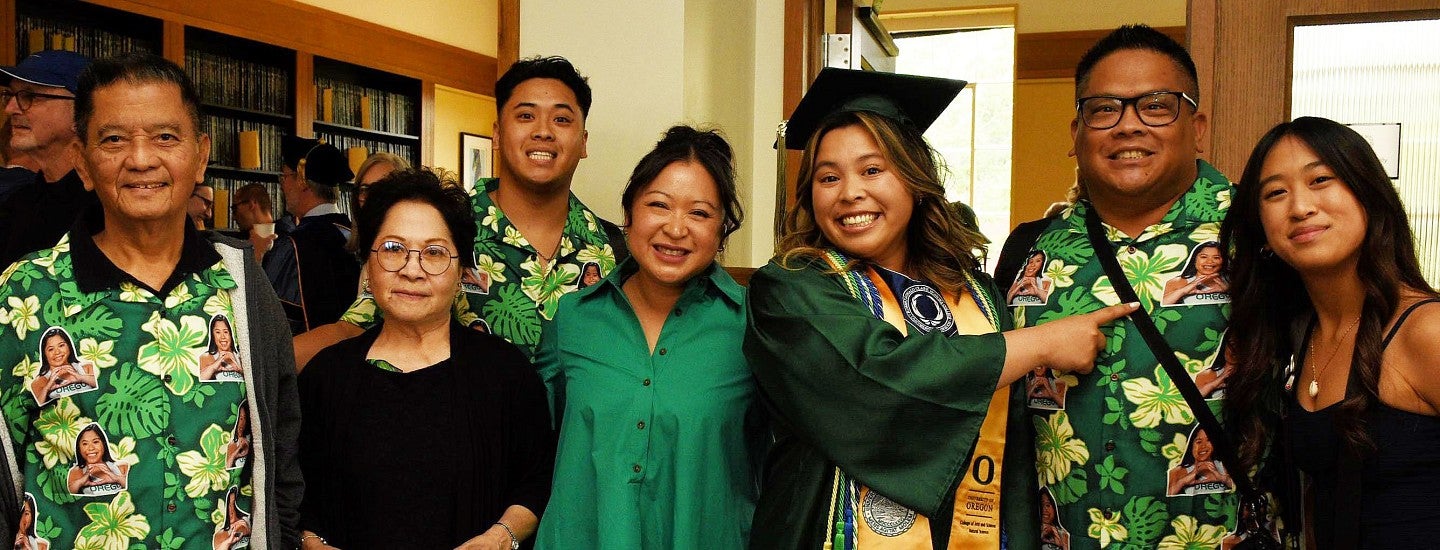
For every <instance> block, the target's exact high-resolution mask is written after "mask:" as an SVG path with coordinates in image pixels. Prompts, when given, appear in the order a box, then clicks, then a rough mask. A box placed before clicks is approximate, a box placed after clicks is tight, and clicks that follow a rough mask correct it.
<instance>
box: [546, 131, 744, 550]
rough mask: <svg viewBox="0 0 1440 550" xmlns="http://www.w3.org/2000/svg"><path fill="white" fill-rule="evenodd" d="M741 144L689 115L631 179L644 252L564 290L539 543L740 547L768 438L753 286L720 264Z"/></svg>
mask: <svg viewBox="0 0 1440 550" xmlns="http://www.w3.org/2000/svg"><path fill="white" fill-rule="evenodd" d="M732 159H733V156H732V154H731V150H730V146H729V145H728V144H726V143H725V140H724V139H723V138H722V137H721V136H720V135H719V134H718V133H716V132H713V131H700V130H695V129H693V128H690V127H687V126H676V127H674V128H671V129H670V130H669V131H667V132H666V133H665V137H664V138H663V139H661V140H660V142H659V143H658V144H656V146H655V149H654V150H652V151H651V152H650V153H649V154H647V155H645V157H644V158H643V159H641V160H640V163H639V165H638V166H636V167H635V171H634V173H633V174H632V175H631V177H630V181H629V184H628V185H627V186H626V187H625V192H624V194H623V197H622V199H621V200H622V203H621V204H622V205H623V206H624V208H625V220H626V221H625V227H626V244H627V245H628V246H629V249H630V251H631V254H632V257H631V259H630V260H627V261H626V262H625V263H622V264H621V265H620V266H618V268H616V269H615V270H614V271H613V272H611V274H610V276H609V277H607V278H604V279H601V280H600V281H599V282H598V283H595V284H593V285H590V286H586V287H585V288H584V289H582V290H579V291H576V292H574V293H571V294H568V295H566V296H565V297H564V298H562V299H561V302H560V307H559V309H558V312H557V313H556V315H555V318H554V320H552V321H551V322H550V323H549V324H547V325H546V326H545V328H544V332H543V334H542V335H541V339H540V349H539V352H538V353H537V355H536V358H535V363H536V365H537V366H538V367H539V368H540V373H541V376H542V377H543V378H544V379H545V382H546V384H547V385H548V386H549V389H550V395H551V398H552V402H553V407H554V414H555V417H556V419H557V422H558V424H559V426H560V446H559V453H558V456H557V458H556V463H555V484H554V488H553V490H552V493H551V496H550V504H549V506H548V507H547V508H546V510H545V514H544V517H543V520H542V521H541V523H540V534H539V535H538V537H539V538H538V539H537V543H536V544H537V547H539V548H557V549H569V548H589V549H603V548H616V549H620V548H624V549H637V548H653V549H679V550H683V549H692V548H693V549H700V548H738V547H741V546H743V545H744V544H745V541H746V540H747V537H748V535H749V531H750V521H751V514H752V512H753V511H754V505H755V498H756V496H757V494H758V492H759V489H758V485H757V481H756V470H757V460H758V457H759V455H760V452H761V451H762V450H763V444H762V443H760V442H759V441H757V438H758V436H760V435H761V434H762V433H763V430H762V426H761V425H760V423H759V422H758V419H759V417H758V416H757V413H758V410H757V405H756V403H755V387H754V384H753V382H752V381H751V378H750V370H749V367H748V366H747V365H746V364H745V360H744V357H743V356H742V355H741V354H740V339H741V335H742V334H743V331H744V328H745V319H744V298H743V294H742V290H741V288H740V286H739V285H738V284H736V283H735V281H734V279H731V278H730V276H729V275H728V274H727V273H726V272H725V270H724V269H723V268H721V267H720V265H719V264H717V263H716V262H715V255H716V253H717V252H719V250H720V249H721V247H722V246H723V245H724V242H725V238H726V236H727V235H729V234H730V233H731V232H733V231H735V230H736V229H737V228H739V227H740V220H741V218H742V216H743V212H742V211H741V208H740V204H739V201H738V199H737V198H736V191H735V175H734V174H735V169H734V164H733V160H732Z"/></svg>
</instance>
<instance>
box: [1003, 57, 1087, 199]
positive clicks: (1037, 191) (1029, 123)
mask: <svg viewBox="0 0 1440 550" xmlns="http://www.w3.org/2000/svg"><path fill="white" fill-rule="evenodd" d="M1074 97H1075V79H1073V78H1046V79H1034V80H1020V81H1017V82H1016V83H1015V134H1014V140H1015V142H1014V149H1013V152H1012V154H1013V155H1014V162H1013V163H1012V168H1011V188H1010V189H1011V191H1010V226H1011V227H1014V226H1015V225H1016V224H1019V223H1020V222H1025V221H1029V220H1034V219H1038V218H1040V217H1041V215H1043V214H1044V213H1045V209H1046V208H1048V207H1049V206H1050V203H1053V202H1056V201H1062V200H1065V191H1066V190H1067V189H1069V188H1070V184H1072V183H1074V182H1075V159H1073V158H1070V156H1069V151H1070V145H1071V139H1070V120H1071V119H1073V118H1075V113H1074V108H1073V107H1072V105H1073V104H1074V101H1075V100H1074ZM1022 106H1023V107H1022Z"/></svg>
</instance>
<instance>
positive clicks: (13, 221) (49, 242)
mask: <svg viewBox="0 0 1440 550" xmlns="http://www.w3.org/2000/svg"><path fill="white" fill-rule="evenodd" d="M98 204H100V201H99V199H96V198H95V193H93V192H90V191H86V190H85V182H83V181H80V175H79V174H78V173H76V172H75V171H74V170H71V171H70V173H68V174H65V177H62V178H60V180H59V181H56V182H54V183H48V184H47V183H46V182H45V175H44V174H36V175H35V184H34V185H26V186H22V187H20V188H19V189H16V190H15V192H14V193H11V194H10V196H9V197H6V199H5V202H4V203H3V204H0V269H3V267H4V266H9V265H10V264H12V263H15V261H16V260H19V259H20V258H22V257H24V256H25V255H26V254H29V253H31V252H35V251H37V250H45V249H47V248H51V247H53V246H55V243H57V242H60V237H62V236H64V235H65V232H66V231H69V230H70V226H71V225H72V224H74V223H75V218H78V217H80V214H81V213H82V212H84V211H85V210H86V209H87V208H90V207H92V206H94V205H98Z"/></svg>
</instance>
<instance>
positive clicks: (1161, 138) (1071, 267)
mask: <svg viewBox="0 0 1440 550" xmlns="http://www.w3.org/2000/svg"><path fill="white" fill-rule="evenodd" d="M1075 98H1076V100H1075V118H1074V120H1073V121H1072V122H1071V123H1070V130H1071V134H1072V137H1073V139H1074V142H1073V148H1072V149H1071V153H1070V154H1071V156H1073V157H1075V160H1076V164H1077V167H1078V170H1077V179H1078V181H1079V186H1080V190H1081V191H1082V193H1081V196H1082V197H1083V198H1080V199H1079V200H1077V201H1075V202H1074V203H1073V204H1071V205H1070V206H1069V207H1068V208H1066V209H1065V210H1064V211H1063V212H1062V213H1060V214H1059V215H1057V216H1055V217H1051V218H1046V219H1045V220H1043V221H1041V222H1039V223H1040V224H1042V225H1041V227H1043V229H1042V230H1041V231H1040V232H1039V233H1038V238H1036V237H1034V236H1031V237H1029V238H1030V239H1034V240H1033V241H1031V242H1022V243H1018V245H1015V244H1012V243H1006V246H1005V250H1007V251H1010V250H1014V252H1015V253H1016V254H1021V255H1022V256H1020V259H1021V261H1023V258H1025V257H1028V256H1029V255H1030V254H1033V253H1035V252H1037V251H1038V252H1042V253H1044V254H1045V256H1046V258H1047V261H1046V264H1045V266H1044V267H1043V269H1042V273H1043V274H1045V275H1046V276H1048V277H1050V279H1051V280H1052V281H1054V288H1053V289H1052V290H1051V291H1050V299H1049V300H1048V301H1047V302H1046V303H1042V304H1018V303H1017V304H1013V305H1012V306H1011V311H1012V312H1013V314H1014V316H1015V324H1016V325H1017V326H1036V325H1043V324H1045V323H1050V322H1054V321H1056V320H1060V319H1064V318H1067V317H1070V316H1073V315H1077V314H1083V313H1086V312H1090V311H1094V310H1097V309H1100V308H1102V307H1105V306H1106V305H1111V304H1116V303H1120V302H1124V301H1128V300H1126V299H1124V298H1122V297H1120V296H1122V295H1123V294H1124V293H1123V292H1120V291H1119V290H1117V289H1118V288H1119V287H1120V286H1121V285H1120V284H1117V283H1116V281H1117V280H1118V279H1119V276H1120V275H1123V277H1124V279H1125V281H1124V282H1128V286H1130V287H1133V289H1134V291H1135V294H1136V295H1137V296H1138V298H1139V300H1140V302H1141V304H1142V306H1143V310H1142V311H1140V312H1137V313H1136V314H1134V315H1132V316H1131V319H1135V318H1137V317H1136V315H1141V314H1144V313H1146V312H1148V315H1149V316H1150V317H1152V318H1153V319H1154V322H1155V324H1156V325H1157V327H1158V328H1159V332H1160V333H1161V334H1162V336H1163V340H1164V342H1165V343H1166V344H1168V346H1167V347H1169V348H1172V349H1171V350H1163V351H1159V352H1157V351H1154V350H1152V348H1151V347H1150V346H1149V345H1148V344H1147V340H1146V339H1144V338H1142V337H1141V330H1140V329H1139V328H1137V325H1136V324H1135V323H1134V322H1132V321H1130V320H1122V321H1120V323H1119V324H1118V326H1117V327H1116V328H1115V329H1114V330H1113V331H1109V332H1107V333H1106V336H1107V343H1106V346H1105V350H1104V351H1102V352H1101V353H1100V355H1099V356H1098V357H1097V358H1096V361H1095V368H1094V370H1093V371H1092V372H1090V373H1089V374H1074V373H1072V374H1071V375H1070V376H1064V377H1060V378H1059V379H1058V380H1057V381H1063V383H1064V384H1066V386H1067V387H1068V389H1067V390H1066V393H1065V403H1064V406H1062V407H1059V408H1058V410H1050V409H1042V408H1037V407H1034V406H1032V407H1031V411H1030V412H1031V416H1032V418H1031V420H1032V422H1031V424H1032V425H1033V426H1034V427H1035V431H1036V433H1035V451H1036V473H1037V475H1038V478H1039V480H1040V483H1041V486H1042V489H1048V491H1049V492H1050V494H1052V495H1054V497H1055V504H1056V510H1055V513H1056V515H1057V517H1058V519H1059V523H1060V524H1061V525H1067V526H1074V525H1082V526H1089V527H1088V529H1087V531H1086V532H1084V535H1088V538H1085V539H1083V540H1082V539H1081V538H1080V537H1082V536H1084V535H1082V534H1081V533H1075V535H1076V537H1074V538H1072V541H1071V544H1072V547H1073V548H1093V547H1095V546H1096V545H1098V546H1100V547H1104V546H1106V545H1107V544H1109V543H1116V544H1120V543H1123V544H1126V545H1129V546H1131V547H1136V548H1155V547H1157V546H1159V547H1164V546H1168V545H1171V544H1175V545H1178V546H1183V545H1185V544H1189V543H1193V542H1195V541H1197V540H1199V541H1204V540H1208V539H1209V538H1215V539H1216V540H1214V541H1213V542H1210V543H1208V544H1218V542H1219V540H1218V538H1219V536H1220V535H1223V534H1224V533H1226V532H1229V531H1232V530H1233V529H1234V528H1235V518H1236V506H1237V500H1238V499H1237V495H1236V491H1235V490H1234V489H1233V487H1227V488H1226V489H1225V490H1224V491H1222V492H1219V493H1216V494H1206V495H1201V496H1192V495H1190V494H1172V493H1173V492H1171V491H1167V489H1168V487H1167V472H1168V471H1169V470H1170V469H1171V467H1172V466H1174V464H1172V460H1174V457H1176V456H1179V455H1180V454H1183V453H1184V450H1185V449H1184V448H1183V442H1184V441H1185V440H1186V438H1188V437H1189V434H1190V433H1191V432H1192V431H1194V429H1195V425H1196V422H1197V417H1196V414H1195V413H1194V412H1193V411H1192V410H1191V408H1190V407H1189V406H1187V404H1186V400H1185V399H1184V398H1183V397H1182V393H1181V391H1180V390H1179V385H1180V384H1182V383H1184V384H1190V383H1191V381H1190V378H1191V377H1189V376H1186V379H1185V380H1174V379H1173V377H1171V376H1170V375H1169V374H1168V373H1167V371H1166V370H1165V368H1164V367H1163V366H1160V365H1158V364H1157V360H1156V358H1157V357H1160V356H1162V355H1163V354H1166V353H1171V354H1173V355H1175V356H1176V358H1177V359H1179V360H1180V361H1181V362H1182V363H1184V364H1190V365H1197V368H1199V367H1198V365H1208V364H1211V362H1212V358H1213V357H1214V356H1215V355H1216V354H1218V353H1220V339H1221V336H1222V335H1223V334H1224V333H1225V325H1226V320H1227V314H1228V311H1229V304H1228V302H1229V297H1228V295H1225V294H1217V299H1215V300H1205V301H1203V302H1200V303H1196V304H1193V305H1192V304H1189V303H1180V304H1172V305H1166V302H1165V300H1164V291H1165V283H1166V281H1169V280H1171V279H1173V278H1175V277H1177V276H1179V275H1181V273H1182V272H1183V271H1184V268H1185V264H1186V262H1187V260H1188V258H1189V255H1190V251H1191V250H1192V249H1195V248H1196V247H1199V246H1201V244H1202V243H1206V242H1208V241H1212V240H1214V239H1215V238H1216V235H1218V232H1219V229H1220V221H1221V220H1222V219H1223V218H1224V217H1225V212H1226V209H1227V208H1228V207H1229V204H1230V192H1231V185H1230V182H1229V181H1228V180H1227V179H1226V177H1225V176H1224V175H1223V174H1221V173H1220V172H1219V171H1218V170H1216V169H1215V167H1213V166H1211V165H1210V164H1208V163H1206V162H1205V161H1203V160H1200V159H1198V158H1197V154H1198V153H1199V152H1200V151H1201V146H1202V143H1204V140H1205V138H1206V133H1207V131H1208V130H1209V121H1208V119H1207V117H1206V113H1205V112H1204V111H1202V110H1201V109H1200V105H1201V102H1200V92H1199V87H1198V84H1197V80H1196V70H1195V64H1194V61H1193V60H1192V59H1191V57H1190V54H1189V53H1188V52H1186V51H1185V48H1184V46H1181V45H1180V44H1178V43H1177V42H1175V40H1173V39H1172V38H1170V37H1168V36H1166V35H1165V34H1163V33H1161V32H1159V31H1156V30H1154V29H1151V28H1149V27H1146V26H1144V25H1134V26H1124V27H1120V28H1119V29H1117V30H1115V31H1113V32H1111V33H1110V34H1109V35H1107V36H1105V37H1104V38H1102V39H1100V41H1099V42H1097V43H1096V44H1095V45H1094V46H1093V47H1092V48H1091V49H1090V50H1089V51H1088V52H1087V53H1086V54H1085V55H1084V57H1082V58H1081V60H1080V63H1079V64H1078V66H1077V68H1076V78H1075ZM1091 226H1093V231H1092V227H1091ZM1020 233H1023V232H1019V231H1017V234H1020ZM1032 235H1036V234H1032ZM1016 238H1020V237H1013V236H1012V239H1016ZM1111 254H1113V255H1114V258H1115V259H1116V260H1117V262H1116V263H1118V269H1116V271H1118V272H1119V273H1117V275H1115V276H1112V275H1110V274H1109V271H1107V269H1106V268H1105V267H1104V264H1105V263H1107V262H1105V261H1104V260H1103V258H1104V256H1108V255H1111ZM1006 260H1007V258H1002V259H1001V260H1000V262H999V263H1000V264H1001V265H1005V264H1006V263H1007V262H1006ZM1017 265H1018V264H1017ZM1008 282H1009V281H1007V283H1008ZM1220 297H1223V300H1222V299H1219V298H1220ZM1172 350H1173V351H1172ZM1031 376H1032V377H1033V376H1035V375H1033V374H1032V375H1031ZM1212 391H1213V390H1212ZM1215 408H1218V407H1215ZM1051 409H1053V407H1051ZM1221 419H1222V421H1223V416H1222V418H1221ZM1210 436H1211V437H1212V438H1215V437H1216V434H1213V433H1212V434H1210ZM1176 441H1180V442H1181V443H1180V444H1179V445H1180V446H1181V447H1182V448H1179V449H1178V450H1177V449H1176V445H1177V444H1176V443H1175V442H1176ZM1220 446H1221V443H1220V442H1219V440H1218V438H1217V439H1216V443H1215V448H1216V455H1217V456H1220V455H1221V453H1220V450H1219V449H1220ZM1217 460H1218V459H1217ZM1177 464H1178V462H1177ZM1224 466H1226V467H1227V468H1228V471H1231V472H1234V471H1237V469H1236V468H1235V467H1233V466H1232V465H1229V464H1225V465H1224ZM1142 523H1143V524H1145V525H1151V526H1154V528H1146V529H1138V528H1136V526H1137V525H1140V524H1142ZM1127 525H1128V526H1129V527H1128V528H1127ZM1082 542H1083V544H1082Z"/></svg>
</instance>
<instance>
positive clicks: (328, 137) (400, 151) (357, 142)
mask: <svg viewBox="0 0 1440 550" xmlns="http://www.w3.org/2000/svg"><path fill="white" fill-rule="evenodd" d="M315 137H316V139H319V140H321V141H324V142H325V143H329V144H331V145H334V146H335V147H336V148H338V149H340V150H341V151H343V152H349V151H350V150H351V149H353V148H356V147H363V148H364V149H365V151H366V156H369V155H371V154H374V153H379V152H382V151H383V152H386V153H393V154H395V155H398V156H399V157H400V158H403V159H406V160H409V161H410V162H412V163H413V162H415V161H417V160H419V158H420V157H419V156H418V155H416V154H415V153H416V150H415V144H409V143H390V142H386V141H377V140H373V139H362V138H357V137H354V136H348V135H344V134H337V133H333V132H315Z"/></svg>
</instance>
